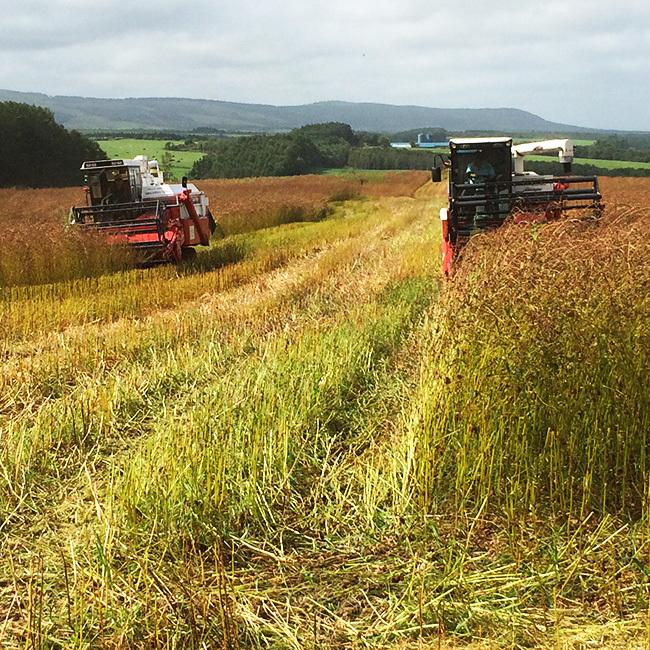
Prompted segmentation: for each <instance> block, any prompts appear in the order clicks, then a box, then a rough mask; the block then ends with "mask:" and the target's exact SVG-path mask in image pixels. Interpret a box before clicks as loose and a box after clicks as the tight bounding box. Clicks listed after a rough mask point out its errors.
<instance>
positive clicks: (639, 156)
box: [578, 134, 650, 162]
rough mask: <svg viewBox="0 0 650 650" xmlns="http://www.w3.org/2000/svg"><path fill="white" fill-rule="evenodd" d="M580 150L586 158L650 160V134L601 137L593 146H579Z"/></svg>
mask: <svg viewBox="0 0 650 650" xmlns="http://www.w3.org/2000/svg"><path fill="white" fill-rule="evenodd" d="M578 150H579V153H580V156H581V157H584V158H600V159H602V160H630V161H633V162H650V135H644V134H632V135H630V136H620V135H617V134H615V135H612V136H607V137H604V138H599V139H598V140H596V142H595V143H594V144H592V145H591V146H588V147H579V148H578Z"/></svg>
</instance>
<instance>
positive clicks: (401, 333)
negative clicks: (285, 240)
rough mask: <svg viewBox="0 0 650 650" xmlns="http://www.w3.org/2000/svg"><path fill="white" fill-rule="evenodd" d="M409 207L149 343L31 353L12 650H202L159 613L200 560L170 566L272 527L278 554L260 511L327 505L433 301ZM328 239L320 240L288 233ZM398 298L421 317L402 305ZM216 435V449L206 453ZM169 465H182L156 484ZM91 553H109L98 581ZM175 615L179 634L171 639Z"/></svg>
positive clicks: (9, 570)
mask: <svg viewBox="0 0 650 650" xmlns="http://www.w3.org/2000/svg"><path fill="white" fill-rule="evenodd" d="M415 205H416V204H414V202H412V201H411V200H409V199H399V200H390V201H389V202H388V203H387V204H386V205H384V206H380V205H376V204H371V203H370V202H359V203H356V204H352V205H351V206H346V207H342V208H339V209H340V210H341V211H342V213H343V214H341V217H340V218H339V219H336V218H334V219H333V226H331V227H338V228H340V229H341V235H343V236H340V237H338V238H336V239H333V240H332V242H331V244H330V245H328V246H326V247H325V248H323V249H322V250H321V251H319V252H314V253H312V254H311V256H310V257H308V258H298V259H296V260H294V261H292V262H291V263H290V264H288V265H287V266H286V267H284V268H283V269H278V270H277V271H276V272H275V273H273V274H271V275H270V276H269V277H267V278H258V279H253V280H252V282H251V283H250V285H249V286H246V287H245V286H242V287H240V288H236V289H234V290H232V295H228V293H221V292H216V291H214V292H210V293H209V294H208V295H206V296H205V297H203V298H201V299H200V300H198V301H185V302H183V301H181V302H180V303H179V304H178V305H177V307H176V308H175V309H174V311H173V312H167V311H161V312H157V313H152V314H150V316H149V317H148V318H147V319H145V320H144V321H142V323H138V322H137V321H136V322H133V321H130V320H129V319H124V320H123V321H117V322H116V323H112V324H111V323H101V322H100V323H96V324H93V325H90V326H87V327H85V328H82V329H79V330H75V331H71V332H70V334H71V337H67V336H65V337H52V336H47V335H46V336H43V337H41V338H36V339H35V340H34V341H32V342H30V344H29V346H28V347H27V348H25V352H27V350H28V349H29V357H23V358H24V359H29V360H30V361H29V368H30V372H29V373H26V374H22V375H21V374H18V375H14V381H13V383H14V384H16V383H18V384H21V385H22V386H23V387H25V388H27V386H28V384H30V382H31V388H30V389H29V390H30V392H31V395H32V397H33V399H32V400H31V401H30V403H29V405H27V404H22V405H21V404H19V403H5V405H4V420H3V425H2V426H3V427H4V428H5V430H6V431H8V432H9V437H8V438H7V439H6V443H7V444H6V445H5V448H4V450H3V455H2V473H1V474H2V477H3V485H2V491H1V492H2V510H3V513H2V514H3V520H4V521H5V522H6V526H5V528H4V530H3V531H2V533H3V540H2V544H3V546H2V553H0V557H2V558H3V562H5V564H4V565H3V567H2V569H3V573H4V574H5V575H12V576H13V579H12V580H13V582H9V583H4V584H2V585H0V603H1V606H0V609H2V610H3V611H4V612H7V618H6V619H5V620H4V621H3V623H2V625H3V626H4V627H3V628H0V629H1V630H2V631H3V632H4V633H5V635H9V638H11V639H14V640H16V641H17V640H19V639H21V638H35V637H34V635H36V637H37V638H39V639H40V640H41V642H42V643H46V642H47V643H49V642H53V640H55V639H59V640H69V641H71V642H72V639H73V636H72V635H74V638H75V639H78V642H79V643H82V642H89V643H91V644H93V643H95V642H101V643H104V644H108V645H111V644H114V643H117V642H118V640H119V639H120V638H122V639H126V640H127V642H128V643H129V644H133V643H138V642H141V643H144V644H145V645H146V644H147V643H151V642H153V640H154V639H155V638H158V639H162V638H167V639H169V641H170V642H171V639H172V637H174V636H176V637H177V639H178V641H177V643H178V644H179V645H185V643H184V642H190V641H191V640H192V639H195V640H197V641H198V639H199V637H197V636H196V632H197V630H196V629H195V628H192V625H190V627H186V623H188V622H189V619H188V620H185V619H184V614H181V612H180V610H179V611H176V610H175V608H173V609H172V610H171V611H170V610H168V609H167V605H166V604H165V603H164V602H163V601H160V599H159V596H160V592H159V591H158V587H157V586H156V581H157V580H159V579H162V581H163V583H167V582H168V581H169V580H170V579H171V578H172V574H174V573H176V571H177V570H179V569H182V567H183V566H188V567H189V566H190V565H192V566H193V567H194V568H198V566H199V565H198V564H197V565H194V564H193V562H194V560H196V562H201V561H203V560H202V559H201V558H202V554H199V555H195V556H194V560H192V561H190V559H189V558H190V556H189V555H188V554H186V553H185V551H182V555H183V557H185V559H184V560H182V561H181V564H180V565H176V563H175V561H173V560H172V564H171V565H167V562H168V561H169V560H170V559H171V558H173V557H174V556H175V555H176V553H177V552H178V551H179V550H182V549H183V548H184V547H185V545H187V544H189V545H190V546H193V545H196V544H199V545H204V544H212V543H211V542H210V540H211V539H212V540H215V541H218V540H221V535H222V533H223V529H222V526H224V525H226V526H227V527H228V528H232V529H233V530H235V529H236V530H238V531H239V532H240V534H242V535H244V536H246V537H248V536H249V535H250V534H251V533H252V531H251V532H247V531H248V529H249V527H250V526H253V527H255V528H259V527H260V526H261V527H262V528H259V529H260V530H263V529H264V526H265V523H264V522H267V525H269V526H271V527H270V528H267V532H266V534H268V535H269V536H270V537H275V536H276V535H277V534H282V533H281V531H280V530H279V529H278V530H274V528H275V526H273V525H272V524H271V521H272V519H273V517H276V516H277V514H274V513H275V507H274V506H273V505H272V502H271V501H269V502H268V503H267V505H266V506H264V505H263V503H262V502H260V503H259V508H258V507H257V506H254V505H253V504H254V503H255V502H256V501H257V499H258V497H262V498H264V499H274V500H275V501H276V505H278V506H279V502H278V499H280V498H283V495H284V494H285V493H286V490H287V489H289V490H291V492H292V494H293V496H291V497H290V498H288V499H287V500H286V502H285V506H284V507H285V510H286V514H287V516H289V517H291V518H295V517H301V518H302V517H304V516H305V514H310V513H306V512H305V503H306V502H305V499H309V497H308V493H309V492H310V491H312V490H316V492H315V493H314V494H315V495H316V494H317V493H318V489H319V488H318V472H317V471H316V469H317V467H318V464H319V457H320V456H321V455H323V454H324V455H326V456H329V457H330V458H333V456H332V452H333V451H334V450H333V447H332V443H333V441H334V440H339V443H340V445H341V450H340V451H344V450H345V449H346V447H347V444H348V443H347V438H348V433H347V431H348V427H347V426H346V422H347V421H350V422H353V421H354V413H355V410H356V409H354V408H350V405H351V404H353V403H354V402H355V401H356V400H357V399H361V398H362V396H363V394H364V392H365V391H366V390H367V387H370V386H371V385H372V381H373V375H374V369H375V368H376V367H380V366H381V365H382V364H383V362H384V361H383V360H385V359H388V358H390V356H391V355H392V353H393V351H394V350H395V348H398V347H400V345H401V341H403V340H404V338H405V337H406V336H407V334H408V331H409V329H410V328H411V327H412V325H413V323H414V322H416V321H417V318H418V314H420V313H421V311H422V309H423V308H424V306H425V305H426V303H427V301H428V298H429V296H430V295H431V294H432V292H434V291H435V286H436V285H435V283H433V282H432V281H431V279H430V277H429V272H430V269H429V267H430V265H429V263H428V258H427V256H426V255H425V254H423V253H426V252H427V251H429V250H430V249H431V247H432V246H433V240H432V236H433V234H434V233H432V228H431V226H432V223H434V222H432V221H431V220H430V219H429V214H430V211H431V207H430V206H427V205H426V204H421V203H418V204H417V209H414V208H415ZM357 212H359V214H356V213H357ZM346 215H347V216H346ZM355 219H362V220H363V221H364V226H365V227H364V228H360V229H358V230H357V231H356V232H355V233H354V235H352V236H346V232H347V230H346V222H347V221H349V220H355ZM314 226H321V227H324V226H325V224H309V225H303V226H299V227H292V228H290V229H289V231H288V232H289V233H293V234H294V235H297V230H299V229H302V228H306V229H309V228H313V227H314ZM434 273H435V271H434ZM418 278H419V279H418ZM402 292H406V293H407V294H408V295H409V296H411V297H412V298H416V299H415V300H402V299H400V296H401V294H402ZM351 305H354V307H351ZM125 336H126V337H127V338H129V340H130V343H129V346H128V347H126V348H124V349H122V347H121V345H122V343H123V342H124V338H125ZM75 340H77V341H76V342H75ZM84 340H85V342H86V346H83V345H82V344H81V342H82V341H84ZM68 342H70V344H71V346H72V348H71V349H69V350H68V348H67V344H68ZM41 346H43V347H41ZM84 350H85V352H84ZM77 354H78V355H79V356H77ZM57 356H58V357H59V358H60V359H61V364H62V367H63V366H65V367H67V366H70V367H69V370H68V371H66V372H65V373H64V375H65V377H67V379H66V380H65V385H64V386H63V387H62V390H61V391H60V392H59V393H57V394H50V395H46V394H45V393H44V392H43V387H44V386H45V384H47V382H48V377H53V376H54V371H55V364H56V358H57ZM11 368H12V364H11V363H9V364H8V365H7V370H8V371H10V372H11ZM14 368H15V367H14ZM39 393H40V396H39ZM26 408H28V409H29V411H31V412H29V411H27V410H26ZM206 418H207V420H206ZM55 423H56V424H55ZM269 427H271V434H269ZM208 431H212V434H210V435H211V436H212V435H213V436H217V437H218V438H219V439H220V442H217V439H216V438H215V439H214V440H212V439H211V440H210V441H208V440H207V439H205V440H204V436H205V435H206V434H207V433H208ZM222 435H223V438H220V436H222ZM269 435H270V437H269ZM330 437H331V439H330ZM224 450H227V453H224ZM337 453H339V452H337ZM197 454H198V455H197ZM164 459H170V460H171V459H175V460H174V463H178V465H177V466H176V467H173V466H172V465H170V466H169V467H166V468H165V469H164V470H163V471H161V472H159V471H158V468H159V467H160V463H161V462H163V463H164V464H165V465H166V464H167V461H165V460H164ZM188 461H189V464H188V465H186V463H187V462H188ZM183 468H184V469H183ZM202 468H203V469H202ZM219 468H221V469H219ZM187 471H189V473H186V472H187ZM179 472H180V473H179ZM181 476H182V477H181ZM146 477H149V478H150V479H151V480H149V481H146V480H144V479H146ZM168 479H170V480H171V483H167V480H168ZM220 481H221V482H220ZM183 486H184V487H183ZM234 486H237V490H234V489H233V487H234ZM177 488H180V491H178V490H177ZM187 490H190V492H192V493H193V497H192V498H191V500H190V501H188V494H189V493H188V492H187ZM274 494H275V495H276V496H272V495H274ZM163 495H166V496H165V497H164V498H163ZM256 495H257V496H256ZM301 495H302V496H301ZM219 503H222V504H223V508H218V504H219ZM315 506H316V503H314V507H315ZM188 507H189V509H188ZM215 508H217V510H215ZM208 511H209V512H208ZM200 512H204V514H205V517H203V516H202V515H201V516H200V519H201V520H202V522H203V523H200V522H199V520H197V519H196V516H198V515H199V513H200ZM210 513H212V514H210ZM219 513H221V514H219ZM312 516H313V517H315V519H314V521H317V519H318V518H319V517H318V514H317V512H315V511H314V513H313V515H312V514H310V517H309V519H310V520H311V518H312ZM187 517H189V520H188V519H187ZM223 517H228V519H223ZM269 517H270V518H271V519H269ZM220 520H221V521H222V524H219V521H220ZM188 522H191V523H190V528H188ZM287 522H288V520H287ZM196 524H199V526H200V528H199V529H197V528H195V526H196ZM304 525H308V523H307V522H305V524H304ZM143 531H147V532H146V533H145V537H144V538H143V537H141V532H143ZM187 533H189V537H188V536H187ZM146 539H148V540H149V542H146ZM93 540H94V541H93ZM201 540H202V541H201ZM143 542H144V544H145V546H142V543H143ZM219 543H220V541H219ZM97 544H99V546H97ZM170 544H171V546H170ZM147 547H148V548H147ZM93 548H94V549H96V550H98V549H100V548H101V550H100V555H101V557H102V558H103V559H101V560H100V563H101V564H102V566H100V565H98V564H97V560H98V559H99V556H98V555H96V554H95V553H94V551H92V550H91V549H93ZM215 548H216V547H215ZM244 548H245V546H242V549H244ZM61 553H63V555H61ZM146 557H151V558H152V559H153V558H154V557H156V558H157V559H156V560H155V564H156V565H158V568H155V567H154V566H153V565H152V566H151V567H148V566H147V563H146V562H145V564H139V562H140V560H143V559H144V558H146ZM9 558H11V560H10V559H9ZM38 558H40V560H38ZM138 558H140V560H138ZM34 560H36V564H34ZM125 560H126V563H125V562H124V561H125ZM39 561H40V563H41V564H40V565H39V564H38V562H39ZM133 561H135V562H136V564H139V566H140V568H139V569H136V566H135V565H134V564H133V563H132V562H133ZM8 562H10V564H7V563H8ZM160 562H164V564H165V567H163V565H161V564H159V563H160ZM39 566H40V568H39ZM102 567H103V568H102ZM134 569H136V571H135V572H134ZM140 569H142V571H143V572H142V573H140ZM150 569H151V570H150ZM66 570H69V571H70V573H69V575H68V577H69V579H70V582H69V584H67V586H66ZM192 570H194V569H192ZM35 572H36V573H37V574H39V575H41V576H42V578H43V582H42V583H41V586H40V587H38V588H37V589H38V590H39V594H40V595H39V598H41V599H42V602H43V603H44V611H45V612H47V614H46V615H45V617H44V618H40V619H38V620H39V623H38V626H39V627H35V626H36V625H37V624H36V622H35V621H36V619H37V618H38V616H39V615H38V614H37V613H36V610H34V609H33V608H32V601H30V600H29V598H28V597H27V596H26V594H28V592H30V590H33V588H34V582H33V576H34V575H35ZM161 572H162V578H161ZM169 572H171V573H169ZM109 574H110V575H109ZM73 576H74V577H73ZM12 591H14V592H15V593H16V594H18V596H19V599H18V600H12V598H11V593H12ZM203 595H205V594H203ZM203 595H199V594H196V597H197V598H202V597H203ZM143 606H144V608H145V609H144V610H142V607H143ZM142 611H146V612H147V615H146V616H142V615H139V614H138V612H142ZM178 614H181V616H182V618H183V619H184V620H183V621H180V620H177V622H173V620H172V619H176V618H177V615H178ZM69 617H70V618H69ZM170 617H171V618H170ZM70 620H71V621H72V629H71V628H70V627H69V625H68V624H67V623H66V621H70ZM177 623H180V627H178V625H177ZM143 624H144V626H143ZM220 625H221V619H217V618H214V620H212V621H211V622H210V623H209V629H206V630H205V634H206V636H204V637H203V638H205V639H206V640H209V639H210V638H212V639H214V638H215V635H217V634H220V632H219V631H218V629H217V628H218V626H220ZM215 626H216V627H215ZM174 630H175V631H174ZM22 635H24V636H22Z"/></svg>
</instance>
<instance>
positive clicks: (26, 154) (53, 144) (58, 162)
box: [0, 102, 106, 187]
mask: <svg viewBox="0 0 650 650" xmlns="http://www.w3.org/2000/svg"><path fill="white" fill-rule="evenodd" d="M0 142H1V143H2V156H1V157H0V186H14V185H26V186H30V187H45V186H60V185H74V184H77V183H78V182H79V168H80V167H81V163H82V162H83V161H84V160H98V159H102V158H105V157H106V154H105V153H104V152H103V151H102V150H101V149H100V147H99V146H98V145H97V144H96V143H94V142H92V141H91V140H88V139H87V138H86V137H84V136H82V135H81V134H80V133H78V132H77V131H67V130H66V129H65V128H64V127H62V126H61V125H60V124H57V123H56V122H55V121H54V116H53V114H52V113H51V112H50V111H49V110H47V109H45V108H39V107H37V106H29V105H27V104H19V103H16V102H0Z"/></svg>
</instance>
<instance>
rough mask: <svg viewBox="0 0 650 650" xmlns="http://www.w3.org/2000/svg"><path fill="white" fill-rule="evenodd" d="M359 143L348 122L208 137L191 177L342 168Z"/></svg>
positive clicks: (283, 174)
mask: <svg viewBox="0 0 650 650" xmlns="http://www.w3.org/2000/svg"><path fill="white" fill-rule="evenodd" d="M361 142H362V137H360V136H359V135H358V134H355V133H354V132H353V131H352V128H351V127H350V126H349V125H348V124H341V123H338V122H331V123H327V124H310V125H307V126H304V127H302V128H300V129H294V130H293V131H291V132H290V133H286V134H280V135H258V136H247V137H233V138H225V139H217V138H215V139H211V140H209V141H208V142H207V143H205V144H204V146H203V149H204V150H205V151H207V155H206V156H205V157H203V158H202V159H201V160H199V161H197V162H196V163H195V165H194V167H193V168H192V171H191V176H193V177H194V178H239V177H243V176H293V175H296V174H308V173H311V172H317V171H320V170H321V169H325V168H331V167H343V166H345V165H346V164H347V160H348V155H349V152H350V150H351V148H352V147H353V146H356V145H358V144H360V143H361Z"/></svg>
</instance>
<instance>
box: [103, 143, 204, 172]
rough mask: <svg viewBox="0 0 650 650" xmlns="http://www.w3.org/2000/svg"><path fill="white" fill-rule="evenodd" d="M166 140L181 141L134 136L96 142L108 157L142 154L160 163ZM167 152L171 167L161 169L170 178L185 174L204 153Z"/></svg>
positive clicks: (131, 156)
mask: <svg viewBox="0 0 650 650" xmlns="http://www.w3.org/2000/svg"><path fill="white" fill-rule="evenodd" d="M167 142H173V143H174V144H182V142H181V141H176V140H139V139H136V138H116V139H114V140H98V141H97V144H99V146H100V147H101V148H102V149H103V150H104V151H105V152H106V153H107V155H108V157H109V158H134V157H135V156H138V155H141V154H142V155H145V156H147V157H148V158H150V159H151V158H155V159H156V160H157V161H158V162H159V163H161V164H162V160H163V156H164V155H165V153H166V152H167V150H166V149H165V144H166V143H167ZM168 153H169V154H170V155H171V157H172V161H173V165H172V167H171V169H163V172H164V174H165V175H166V176H167V178H169V179H171V180H174V179H176V180H179V179H180V178H181V177H182V176H187V175H188V174H189V171H190V169H191V168H192V165H193V164H194V163H195V162H196V161H197V160H199V159H200V158H202V157H203V155H204V154H203V153H201V152H199V151H169V152H168Z"/></svg>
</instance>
